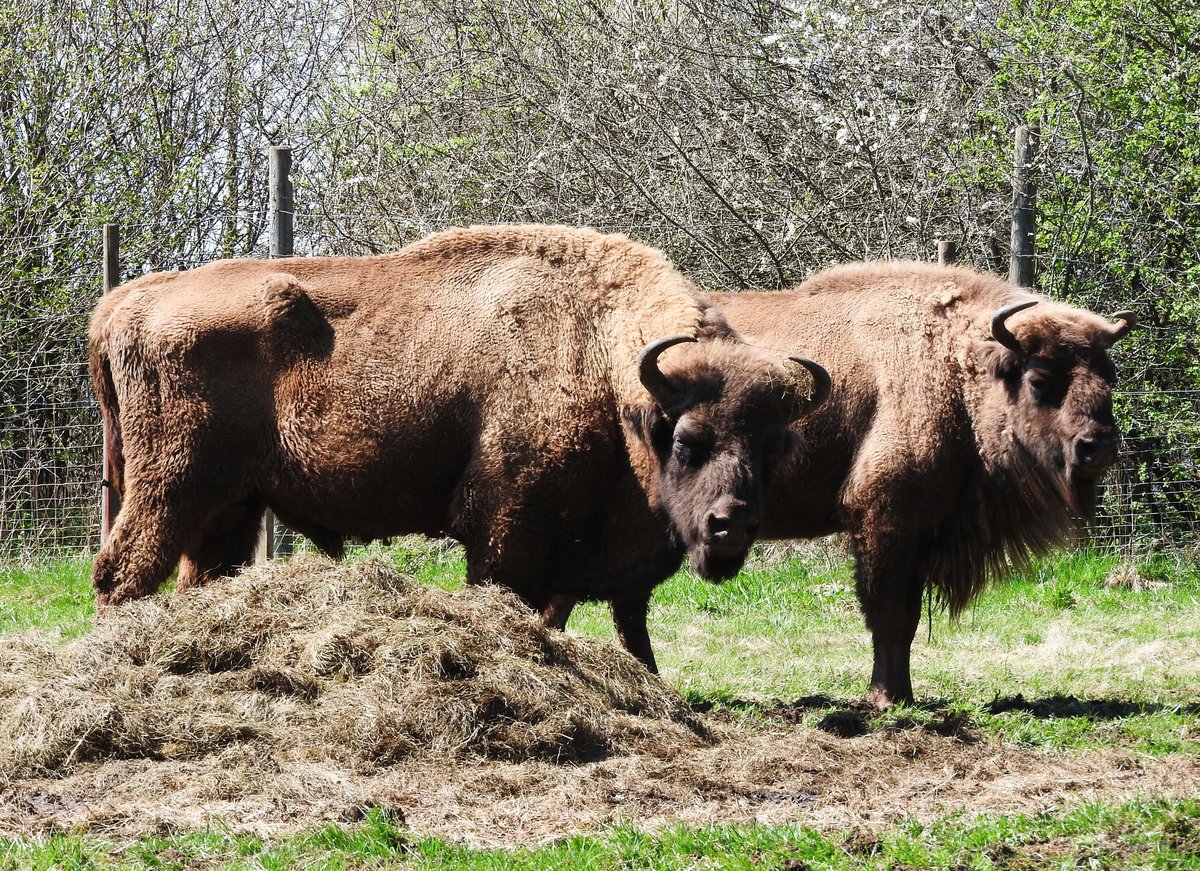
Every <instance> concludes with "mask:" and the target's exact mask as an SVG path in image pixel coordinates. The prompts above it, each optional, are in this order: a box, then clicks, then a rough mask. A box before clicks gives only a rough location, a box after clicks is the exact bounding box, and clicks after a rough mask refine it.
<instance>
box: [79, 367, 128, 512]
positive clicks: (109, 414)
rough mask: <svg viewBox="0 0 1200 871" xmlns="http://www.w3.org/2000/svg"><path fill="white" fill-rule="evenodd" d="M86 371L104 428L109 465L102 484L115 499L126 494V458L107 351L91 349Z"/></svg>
mask: <svg viewBox="0 0 1200 871" xmlns="http://www.w3.org/2000/svg"><path fill="white" fill-rule="evenodd" d="M88 369H89V370H90V372H91V376H92V386H93V387H94V389H95V391H96V398H97V399H98V400H99V401H100V417H101V420H102V421H103V426H104V443H105V444H106V445H107V447H108V462H107V463H106V464H105V468H104V472H103V474H104V482H105V484H106V485H107V486H110V487H112V488H113V489H114V490H115V491H116V493H117V495H118V496H123V495H124V493H125V454H124V451H123V449H122V442H121V415H120V406H119V405H118V403H117V386H116V383H115V382H114V381H113V374H112V363H111V361H110V360H109V356H108V352H107V349H105V348H103V347H97V346H96V345H93V346H92V348H91V353H90V354H89V355H88Z"/></svg>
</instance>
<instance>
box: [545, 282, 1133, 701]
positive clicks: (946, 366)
mask: <svg viewBox="0 0 1200 871" xmlns="http://www.w3.org/2000/svg"><path fill="white" fill-rule="evenodd" d="M710 298H711V299H712V300H713V301H714V302H715V303H716V304H717V305H718V306H719V307H720V309H721V311H722V312H723V313H724V314H725V315H726V317H727V318H728V320H729V322H730V323H731V324H732V325H733V327H734V328H735V329H737V330H739V331H740V332H741V333H742V334H743V335H745V336H746V337H747V341H753V342H756V343H757V344H759V345H762V346H768V347H771V346H774V347H784V348H787V347H794V348H800V349H801V350H803V351H804V352H805V353H809V354H812V355H813V356H815V357H817V358H818V359H821V360H823V361H827V363H828V365H829V366H830V369H831V372H832V377H833V387H832V391H831V394H830V399H829V400H828V401H827V402H825V403H824V405H823V406H822V407H821V408H819V409H818V410H817V411H815V412H814V413H813V414H812V415H811V416H809V417H807V418H805V419H804V420H802V421H800V422H799V423H798V424H797V425H796V426H795V427H794V429H795V430H796V433H797V435H798V436H799V437H800V441H801V444H802V445H803V448H802V450H801V451H800V452H798V453H795V454H793V455H792V457H791V458H790V459H789V461H788V462H787V463H786V464H785V465H784V466H783V467H782V468H781V469H780V470H779V471H778V472H777V473H776V475H775V478H774V481H773V483H772V485H771V489H770V492H769V494H768V500H767V510H766V512H765V513H764V520H763V528H762V530H761V535H762V537H764V538H776V539H786V538H810V537H815V536H821V535H827V534H830V533H834V532H848V533H849V537H850V545H851V548H852V550H853V553H854V556H855V561H856V570H857V571H856V579H857V592H858V597H859V601H860V602H861V604H862V609H863V613H864V615H865V617H866V622H867V627H868V628H869V629H870V631H871V635H872V640H873V644H874V651H875V664H874V669H873V671H872V675H871V685H870V689H869V690H868V694H867V698H868V700H869V701H870V702H871V703H873V704H875V705H876V706H878V707H886V706H888V705H890V704H891V703H893V702H897V701H911V700H912V697H913V694H912V681H911V678H910V674H909V652H910V649H911V646H912V640H913V636H914V634H915V633H916V629H917V622H918V620H919V618H920V615H921V600H922V594H923V592H924V591H925V590H927V589H930V590H932V591H933V592H934V593H935V594H936V595H937V596H938V597H939V598H940V600H941V601H942V602H943V603H945V604H946V605H948V606H949V609H950V611H951V613H952V614H956V615H957V614H958V613H959V612H961V611H962V609H963V608H964V607H965V606H966V605H967V604H968V603H969V602H970V601H971V599H972V598H973V597H974V596H975V595H976V594H978V593H979V592H980V591H981V590H982V589H983V587H984V585H985V584H986V582H987V581H988V579H989V578H996V577H999V576H1001V575H1002V574H1003V573H1005V572H1006V571H1007V569H1008V567H1009V566H1010V565H1013V564H1015V565H1023V564H1025V563H1026V562H1027V561H1028V559H1029V557H1030V556H1032V555H1037V554H1042V553H1045V552H1046V551H1048V550H1049V549H1050V548H1051V547H1053V546H1054V545H1056V544H1059V543H1062V542H1064V541H1066V540H1067V539H1068V538H1069V537H1070V536H1071V535H1072V533H1073V531H1074V530H1075V529H1076V527H1077V525H1078V523H1079V522H1080V521H1081V520H1084V519H1087V518H1090V517H1091V515H1092V514H1093V511H1094V506H1095V498H1096V483H1097V481H1098V480H1099V478H1100V477H1101V476H1102V475H1103V474H1104V472H1105V471H1106V470H1107V469H1108V467H1109V466H1110V465H1111V464H1112V461H1113V458H1114V456H1115V454H1116V450H1117V441H1118V432H1117V426H1116V422H1115V421H1114V419H1113V412H1112V383H1113V378H1114V370H1113V365H1112V363H1111V362H1110V360H1109V358H1108V353H1107V352H1108V348H1109V346H1110V345H1111V344H1112V343H1113V342H1115V341H1116V340H1117V339H1119V338H1120V337H1121V336H1123V335H1125V333H1127V332H1128V331H1129V330H1130V328H1131V327H1132V326H1133V322H1134V319H1133V315H1132V314H1131V313H1130V312H1120V313H1119V314H1117V315H1116V316H1115V317H1117V318H1119V319H1120V323H1117V324H1111V323H1109V322H1108V321H1106V320H1105V319H1103V318H1101V317H1099V316H1097V315H1094V314H1092V313H1090V312H1087V311H1082V310H1080V309H1077V308H1072V307H1070V306H1067V305H1063V304H1061V303H1056V302H1051V301H1050V300H1048V299H1046V298H1045V297H1041V296H1037V295H1035V294H1032V293H1029V292H1027V291H1025V290H1022V289H1021V288H1019V287H1015V286H1013V285H1011V284H1008V283H1006V282H1004V281H1001V280H1000V279H998V278H994V277H991V276H986V275H980V274H978V273H975V272H972V271H970V270H967V269H958V268H943V267H938V266H933V265H930V264H924V263H871V264H854V265H847V266H842V267H838V268H834V269H831V270H829V271H827V272H824V273H821V274H820V275H817V276H815V277H814V278H811V279H810V280H808V281H806V282H804V283H803V284H801V285H800V286H799V287H797V288H795V289H793V290H791V291H789V292H774V293H718V294H711V295H710ZM573 604H574V603H573V602H572V601H570V600H569V599H560V600H557V601H555V602H553V603H552V604H551V606H550V608H548V609H547V610H548V619H549V620H550V621H551V622H552V623H555V624H558V625H565V623H566V620H567V617H568V616H569V614H570V611H571V607H572V606H573Z"/></svg>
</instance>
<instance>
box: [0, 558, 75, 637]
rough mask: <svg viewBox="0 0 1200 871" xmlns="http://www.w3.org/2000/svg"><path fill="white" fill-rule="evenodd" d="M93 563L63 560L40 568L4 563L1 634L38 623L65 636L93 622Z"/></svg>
mask: <svg viewBox="0 0 1200 871" xmlns="http://www.w3.org/2000/svg"><path fill="white" fill-rule="evenodd" d="M94 614H95V599H94V597H93V595H92V584H91V565H90V564H89V563H85V562H83V561H75V562H60V563H52V564H48V565H43V566H39V567H37V568H36V569H24V568H5V567H2V566H0V634H6V633H10V632H18V631H20V630H22V629H26V628H29V627H31V626H38V627H41V628H42V629H44V630H46V631H47V632H51V633H54V634H57V635H58V636H60V637H62V638H75V637H76V636H79V635H82V634H83V633H84V632H86V631H87V630H88V629H89V628H90V627H91V625H92V617H93V615H94Z"/></svg>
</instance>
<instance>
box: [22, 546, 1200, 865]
mask: <svg viewBox="0 0 1200 871" xmlns="http://www.w3.org/2000/svg"><path fill="white" fill-rule="evenodd" d="M385 556H387V558H388V560H389V563H390V564H396V563H398V564H400V565H401V566H402V567H403V568H404V569H406V570H408V571H410V572H411V571H414V570H418V573H424V574H425V575H426V577H425V578H424V579H423V580H424V581H425V582H426V583H414V582H413V581H412V579H411V578H410V577H408V576H407V575H405V574H403V573H401V572H399V571H396V570H395V569H393V568H391V565H390V564H389V565H385V564H384V563H381V562H378V561H375V562H370V561H366V562H354V563H350V564H343V565H340V566H334V565H332V564H329V563H326V562H324V561H320V560H307V561H304V560H302V561H300V562H296V563H293V564H291V565H288V566H274V567H267V568H264V569H259V570H256V571H255V572H252V573H249V574H248V575H246V576H243V577H241V578H238V579H233V580H231V581H228V582H222V584H220V585H215V586H213V587H210V588H208V589H206V590H203V591H200V592H198V593H193V594H189V595H188V596H179V597H173V596H169V595H168V596H163V597H159V598H156V599H153V600H149V601H147V602H143V603H136V604H135V605H134V606H132V607H130V608H125V609H122V610H121V611H120V613H115V612H114V613H110V614H106V615H105V616H104V617H103V618H102V619H101V620H100V621H99V624H98V626H97V628H96V629H94V630H92V631H90V632H88V633H86V634H81V635H80V636H79V637H78V638H75V639H73V640H67V641H61V640H55V639H53V638H52V637H47V636H45V635H43V634H41V633H40V632H25V633H23V634H16V635H14V634H10V635H7V636H4V643H3V644H2V645H0V675H2V677H0V768H2V769H3V771H4V774H5V777H4V779H3V781H0V830H3V831H4V832H5V833H7V834H8V835H9V836H11V837H17V838H25V839H28V838H34V839H37V838H39V837H45V836H46V835H47V834H48V833H50V832H72V833H77V834H78V833H84V834H85V835H86V834H87V833H91V835H100V834H103V835H104V836H105V837H106V838H110V839H111V838H114V837H115V838H120V839H136V838H140V837H145V836H147V835H149V834H153V833H164V832H177V831H181V830H194V829H201V828H204V827H206V826H211V825H213V823H214V821H220V824H221V825H222V826H228V827H229V828H230V829H232V830H233V831H235V832H237V831H247V832H253V833H256V834H258V835H263V836H269V837H278V836H284V835H288V834H290V833H295V832H300V831H305V830H311V829H312V828H313V827H314V826H315V825H318V824H321V823H324V822H329V821H332V822H336V823H339V824H341V825H343V826H347V827H353V825H354V824H355V823H356V821H357V820H360V819H362V818H363V817H364V816H366V815H368V814H370V813H372V811H371V809H372V808H383V809H385V810H386V811H387V812H388V813H389V818H390V819H393V820H400V821H403V824H404V826H406V827H407V829H409V830H411V831H413V832H415V833H418V834H420V835H429V836H435V837H437V838H439V839H441V840H443V841H445V842H448V843H463V844H470V845H474V846H481V847H482V846H487V847H496V846H499V847H506V848H511V847H514V846H518V845H540V844H546V843H549V842H552V841H555V840H556V839H561V838H564V837H566V836H570V835H575V834H579V833H589V832H603V831H606V830H608V829H609V828H610V827H611V826H613V825H620V824H632V825H634V826H636V827H638V828H640V829H644V830H659V829H663V828H666V827H670V826H672V825H675V824H681V823H682V824H686V825H688V826H701V825H707V824H722V825H724V824H756V825H760V826H779V825H785V824H787V825H799V826H803V827H812V828H814V829H816V830H819V831H824V832H836V833H842V835H845V833H847V832H849V833H853V838H859V839H867V841H868V842H869V841H870V840H871V839H872V838H874V837H876V836H877V835H880V834H882V833H886V832H887V831H888V830H889V829H891V828H892V827H895V826H896V825H897V824H898V823H901V822H903V821H912V820H916V821H922V822H932V821H936V820H939V819H943V818H946V817H951V816H955V815H963V814H966V815H968V816H970V815H975V814H984V815H989V816H996V815H1001V816H1011V815H1017V814H1025V815H1033V814H1039V813H1043V812H1058V811H1062V810H1064V809H1070V808H1074V807H1078V806H1080V805H1081V804H1083V803H1094V802H1100V803H1101V804H1106V803H1107V804H1114V803H1120V802H1124V801H1128V800H1130V799H1143V800H1148V799H1171V798H1187V797H1192V796H1196V795H1197V794H1198V793H1200V706H1198V705H1197V698H1198V697H1197V695H1196V693H1197V689H1196V688H1197V686H1198V685H1200V684H1198V683H1197V681H1196V676H1197V670H1198V669H1200V663H1198V662H1197V660H1198V658H1200V654H1198V653H1197V652H1196V651H1197V650H1200V643H1198V641H1197V639H1198V636H1200V619H1198V618H1200V605H1197V602H1196V595H1195V591H1194V590H1192V589H1191V588H1190V585H1191V584H1194V583H1195V577H1194V574H1193V573H1191V571H1190V569H1185V570H1182V571H1175V573H1174V574H1173V575H1172V577H1171V578H1170V579H1166V580H1164V579H1163V578H1161V577H1158V576H1156V575H1155V574H1154V572H1153V571H1143V572H1141V573H1135V577H1133V579H1132V581H1130V580H1129V579H1125V580H1121V579H1120V578H1117V579H1116V580H1114V581H1113V582H1112V583H1108V581H1107V580H1106V579H1107V578H1108V577H1109V575H1111V574H1112V571H1111V569H1112V565H1110V564H1108V563H1105V562H1104V561H1103V560H1097V559H1095V558H1092V559H1091V560H1090V561H1088V560H1084V561H1082V562H1072V561H1071V560H1067V561H1060V562H1059V563H1057V564H1055V565H1054V566H1052V567H1047V569H1046V570H1045V571H1046V572H1047V574H1046V576H1045V577H1043V578H1040V579H1037V578H1035V579H1027V580H1026V581H1023V582H1018V583H1017V584H1015V585H1014V586H1013V587H1011V588H1005V589H1002V590H998V591H995V592H994V593H992V594H989V596H990V600H989V601H985V602H984V603H983V604H981V605H980V607H979V608H978V609H977V610H976V611H975V612H973V614H972V615H970V616H969V617H968V618H967V619H966V620H965V621H964V622H963V623H961V624H959V625H956V626H948V625H946V624H945V623H944V622H938V621H935V632H934V633H933V636H932V637H929V636H925V637H923V638H922V639H920V643H919V645H918V655H917V656H916V658H915V662H916V664H915V669H916V670H917V677H918V681H917V686H918V693H919V694H921V695H922V696H923V697H924V698H926V699H929V700H930V701H928V702H927V703H925V704H922V705H920V706H918V707H917V708H913V709H907V710H902V711H898V712H893V713H890V714H885V715H875V714H873V713H870V712H867V711H865V710H863V709H860V708H858V707H857V706H856V704H855V703H854V701H853V699H854V698H855V697H856V688H857V689H861V686H860V683H861V682H862V681H863V680H864V675H865V671H866V669H867V667H868V666H869V660H868V659H867V651H866V648H865V633H862V631H861V629H859V628H858V626H859V624H858V617H857V615H856V613H855V609H854V607H853V598H852V594H851V593H850V592H849V589H848V586H847V584H846V579H845V573H844V572H845V569H844V567H838V566H834V567H832V568H830V569H829V570H828V571H829V574H827V575H822V576H814V575H813V574H810V573H809V571H808V570H804V569H801V568H798V566H799V565H800V563H797V562H796V561H795V560H794V559H791V558H786V559H776V560H771V559H766V560H762V559H760V561H759V564H758V566H757V567H756V569H755V570H754V571H751V572H750V573H749V574H748V575H747V576H745V578H743V579H740V580H739V581H737V582H734V584H733V585H731V586H729V587H727V588H726V589H719V588H714V587H708V586H704V585H699V584H698V583H697V582H694V581H687V580H679V581H672V582H671V584H669V585H666V587H664V596H663V597H662V600H663V603H662V604H661V605H660V606H659V607H658V608H657V610H656V611H655V612H654V614H653V615H652V620H653V622H654V625H655V628H656V635H657V636H658V637H657V638H656V643H657V644H658V648H659V650H660V653H661V654H662V655H663V657H662V658H663V661H664V662H665V663H666V668H665V669H664V672H665V674H664V677H665V678H666V679H665V680H659V679H656V678H654V677H652V676H650V675H648V674H646V673H645V672H644V670H642V669H641V668H640V666H637V665H636V663H634V662H632V660H630V659H629V658H628V657H627V656H626V655H625V654H624V653H623V652H622V651H619V650H617V649H615V648H614V647H613V646H612V645H611V644H610V643H608V642H607V641H605V640H602V639H596V638H592V637H588V636H591V635H597V634H598V635H606V634H608V635H611V630H609V628H608V627H607V625H606V622H607V615H606V614H605V613H604V612H603V610H602V609H599V608H591V609H584V610H583V611H582V612H581V613H580V614H579V615H577V618H576V619H575V621H574V623H573V625H574V626H577V627H578V630H579V631H582V632H583V635H582V636H581V635H579V634H578V633H577V632H569V633H566V634H562V633H554V632H549V631H547V630H544V629H543V628H541V627H540V624H538V622H537V621H536V620H535V619H533V618H532V615H529V614H527V613H526V612H523V611H522V609H521V608H520V606H519V605H518V604H517V603H515V602H514V601H512V600H511V599H510V598H509V597H507V596H504V595H502V594H499V593H498V592H494V591H479V590H467V591H446V590H443V589H440V588H439V586H438V577H433V578H432V580H433V581H434V583H433V585H432V586H431V585H430V584H429V583H428V582H429V581H430V580H431V578H430V577H429V575H430V573H431V572H432V571H433V569H432V568H431V566H437V565H443V567H444V568H445V569H446V573H447V574H448V575H452V574H453V573H454V571H455V564H454V557H453V555H452V554H451V555H450V557H448V558H446V557H444V555H439V554H436V553H433V552H424V553H420V554H416V555H413V554H404V553H401V554H390V555H385ZM835 562H836V561H835ZM1177 568H1178V567H1177ZM1118 582H1119V583H1118ZM447 585H448V586H455V584H454V582H453V581H450V582H448V583H447V582H442V586H447ZM1135 587H1136V589H1135ZM84 592H86V591H84ZM1132 603H1136V604H1137V605H1138V607H1137V608H1136V613H1135V609H1133V608H1132V607H1131V604H1132ZM1017 606H1020V610H1023V612H1024V613H1022V614H1019V615H1016V614H1015V613H1014V612H1015V611H1016V610H1018V608H1017ZM19 611H20V609H19V608H14V609H13V613H14V614H17V613H19ZM1005 615H1007V616H1005ZM13 621H14V623H15V624H16V625H19V623H20V620H19V618H13ZM83 622H84V623H86V621H83ZM60 625H62V626H66V627H68V629H67V632H68V634H72V633H73V632H74V631H75V630H74V629H71V628H70V627H71V626H73V625H74V624H72V623H71V621H70V620H63V621H60ZM13 628H16V627H15V626H14V627H13ZM677 689H682V691H683V697H682V698H681V697H680V695H679V694H678V692H677ZM764 690H766V691H765V692H764ZM781 699H782V700H784V701H780V700H781Z"/></svg>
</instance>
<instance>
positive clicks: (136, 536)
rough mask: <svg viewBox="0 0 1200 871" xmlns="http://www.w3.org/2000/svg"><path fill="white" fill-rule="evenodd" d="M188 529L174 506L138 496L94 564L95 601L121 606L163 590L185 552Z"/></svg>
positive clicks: (126, 506) (115, 525) (124, 511)
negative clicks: (120, 604) (184, 540)
mask: <svg viewBox="0 0 1200 871" xmlns="http://www.w3.org/2000/svg"><path fill="white" fill-rule="evenodd" d="M183 526H184V524H183V523H182V522H181V520H180V518H179V517H178V514H177V512H176V511H174V510H172V509H171V507H170V505H169V504H165V505H164V504H155V503H151V502H148V501H147V500H146V499H144V498H141V496H140V494H133V495H132V496H131V498H130V499H129V500H128V501H127V502H126V503H125V504H124V505H123V506H121V511H120V513H119V514H118V515H117V519H116V522H115V523H113V528H112V534H111V535H110V536H109V538H108V541H106V542H105V543H104V547H103V548H101V549H100V553H98V554H97V555H96V561H95V563H94V564H93V565H92V586H93V587H94V588H95V591H96V603H97V604H98V605H100V606H101V607H103V606H106V605H116V604H118V603H120V602H125V601H128V600H130V599H140V598H143V597H145V596H149V595H150V594H151V593H153V592H155V591H156V590H158V588H159V587H160V586H162V583H163V581H165V580H166V579H167V577H168V576H169V575H170V574H171V569H173V568H174V567H175V563H176V561H178V559H179V556H180V553H181V551H182V549H183V534H182V530H183Z"/></svg>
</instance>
